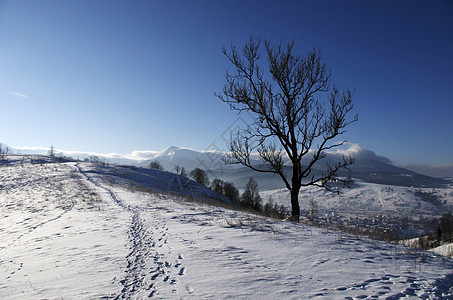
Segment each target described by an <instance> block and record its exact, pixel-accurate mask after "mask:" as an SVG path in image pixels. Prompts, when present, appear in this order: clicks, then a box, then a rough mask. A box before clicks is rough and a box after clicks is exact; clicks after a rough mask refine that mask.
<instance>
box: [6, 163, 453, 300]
mask: <svg viewBox="0 0 453 300" xmlns="http://www.w3.org/2000/svg"><path fill="white" fill-rule="evenodd" d="M37 158H38V157H34V158H33V159H29V158H28V159H23V157H22V158H19V156H11V157H9V158H7V161H6V162H0V212H1V214H0V216H1V217H0V299H36V298H40V299H43V298H47V299H55V298H63V299H67V298H70V299H73V298H77V299H93V298H104V299H108V298H111V299H131V298H132V299H143V298H147V297H153V298H158V299H172V298H182V299H226V298H231V299H249V298H255V299H300V298H315V297H316V298H321V299H323V298H324V299H334V298H335V299H337V298H350V299H353V298H354V299H360V298H390V299H396V298H400V297H409V298H411V297H412V298H429V299H440V298H442V297H444V298H451V297H453V288H452V286H453V272H452V267H453V260H452V259H449V258H445V257H441V256H439V255H437V254H434V253H422V252H418V251H415V250H412V251H407V248H406V247H404V246H401V245H398V244H390V243H385V242H382V241H377V240H371V239H369V238H365V237H362V236H354V235H348V234H345V233H342V232H337V231H329V230H327V229H322V228H315V227H309V226H306V225H302V224H294V223H290V222H285V221H276V220H271V219H267V218H264V217H259V216H255V215H250V214H247V213H245V212H238V211H233V210H230V209H228V208H226V207H225V208H223V207H220V206H210V205H208V204H206V203H204V202H203V201H201V200H197V199H198V198H197V197H198V196H197V195H204V196H203V197H204V198H207V197H209V196H212V194H210V192H209V191H208V190H205V191H203V190H202V187H200V186H196V185H192V186H191V188H190V189H187V188H184V189H181V190H180V191H178V190H177V186H178V185H176V184H172V183H171V182H172V180H171V179H172V178H173V179H174V178H175V177H172V175H171V174H170V173H165V172H159V171H155V170H154V171H152V172H153V173H150V172H151V171H147V170H145V169H140V168H136V169H126V168H124V167H121V168H120V167H108V166H101V165H98V164H92V163H85V162H83V163H82V162H58V161H56V160H52V159H41V160H40V161H39V162H38V163H36V162H37V161H38V160H37ZM153 178H154V179H153ZM145 179H147V180H145ZM157 179H160V180H161V181H164V182H168V183H169V184H168V185H167V187H170V188H169V193H168V192H165V191H164V190H163V189H162V186H163V185H159V184H156V182H158V180H157ZM133 182H135V183H136V185H132V184H131V183H133ZM146 182H148V183H149V182H150V184H149V185H148V186H145V187H146V188H142V189H139V188H138V187H139V186H143V185H146V184H145V183H146ZM173 182H174V181H173ZM188 185H189V182H187V185H180V186H181V187H187V186H188ZM156 189H157V191H156ZM152 190H153V191H152ZM188 191H191V193H192V194H191V196H190V197H188V196H187V192H188ZM164 192H165V193H164ZM378 192H379V189H378V190H377V191H376V195H378ZM381 196H382V199H376V201H377V203H376V205H378V206H380V207H381V208H382V205H381V200H382V202H383V203H384V204H386V201H387V198H386V194H385V193H382V195H381ZM194 199H195V200H196V201H194ZM212 201H214V200H212ZM219 203H221V202H219ZM224 206H225V205H224Z"/></svg>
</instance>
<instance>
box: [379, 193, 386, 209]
mask: <svg viewBox="0 0 453 300" xmlns="http://www.w3.org/2000/svg"><path fill="white" fill-rule="evenodd" d="M378 197H379V201H381V204H382V209H385V205H384V201H383V200H382V195H381V191H380V190H379V191H378Z"/></svg>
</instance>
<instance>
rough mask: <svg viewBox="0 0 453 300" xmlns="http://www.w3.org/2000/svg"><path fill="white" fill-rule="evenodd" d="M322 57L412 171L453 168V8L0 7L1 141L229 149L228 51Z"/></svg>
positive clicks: (362, 124)
mask: <svg viewBox="0 0 453 300" xmlns="http://www.w3.org/2000/svg"><path fill="white" fill-rule="evenodd" d="M252 34H259V35H262V36H264V37H265V38H267V39H269V40H271V41H275V42H280V41H282V42H284V43H286V42H287V41H289V40H292V39H294V40H295V43H296V49H297V51H298V52H300V53H306V52H307V50H309V49H312V48H313V47H317V48H321V50H322V53H323V56H324V58H325V60H326V62H327V63H328V64H329V65H330V67H331V69H332V73H333V76H334V78H335V82H336V84H337V85H339V86H345V87H349V88H351V89H354V90H355V103H356V112H357V113H358V114H359V122H357V123H355V124H353V125H352V126H351V127H350V128H349V132H348V134H347V135H346V136H345V138H346V139H347V140H348V141H350V142H353V143H358V144H360V145H361V146H362V147H363V148H366V149H371V150H373V151H375V152H376V153H377V154H379V155H382V156H386V157H389V158H390V159H392V160H394V161H396V162H401V163H424V164H451V163H453V117H452V115H453V73H452V72H453V57H452V53H453V3H452V2H450V1H244V0H242V1H222V2H220V1H96V0H93V1H59V0H57V1H46V0H43V1H0V111H1V126H0V142H2V143H5V144H8V145H10V146H17V147H23V146H41V147H48V146H50V145H51V144H53V145H55V147H57V148H60V149H66V150H78V151H92V152H104V153H109V152H116V153H124V154H125V153H130V152H132V151H134V150H162V149H164V148H166V147H168V146H171V145H179V146H183V147H190V148H193V149H196V150H204V149H206V148H209V147H210V146H211V147H212V145H213V143H214V145H215V146H216V147H218V148H224V146H225V145H224V144H225V143H224V141H223V139H222V138H221V135H222V133H223V132H224V131H225V130H226V129H227V128H229V126H230V125H231V124H233V123H234V122H235V120H236V117H237V116H236V114H235V113H234V112H232V111H229V108H228V107H227V106H226V105H225V104H224V103H222V102H220V100H218V99H217V98H216V97H215V96H214V92H220V91H221V89H222V87H223V84H224V73H225V70H226V69H227V68H228V67H230V66H229V65H228V62H227V60H226V58H225V57H224V56H223V55H222V53H221V48H222V46H229V45H231V44H232V43H233V44H236V45H241V44H243V43H244V42H245V41H246V40H247V38H248V37H249V36H250V35H252Z"/></svg>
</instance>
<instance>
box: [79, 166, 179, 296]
mask: <svg viewBox="0 0 453 300" xmlns="http://www.w3.org/2000/svg"><path fill="white" fill-rule="evenodd" d="M75 166H76V167H77V169H78V171H79V172H80V173H81V174H82V175H83V176H84V177H85V178H86V179H87V180H88V181H89V182H91V183H92V184H94V185H95V186H97V187H98V188H100V189H102V190H104V191H105V192H106V193H107V194H108V195H109V197H110V198H111V199H112V200H113V201H114V202H115V203H116V204H117V205H118V206H120V207H121V208H123V209H124V210H126V211H128V212H130V213H131V214H132V218H131V223H130V225H129V232H128V240H129V253H128V255H127V256H126V260H127V267H126V270H124V273H125V277H124V279H122V280H120V281H119V282H120V284H121V285H122V289H121V292H120V293H119V294H118V295H111V296H109V297H108V298H114V299H131V298H145V297H148V298H150V297H159V296H160V293H159V288H161V287H162V285H166V286H167V287H166V288H165V289H166V290H168V288H170V290H171V293H173V294H177V293H178V290H177V287H176V285H177V283H178V280H177V279H176V277H177V276H182V275H184V273H185V267H183V266H182V259H183V256H182V255H181V254H178V255H177V257H176V258H175V259H174V260H173V261H172V260H170V259H169V256H170V255H171V253H170V252H171V251H169V250H164V246H165V245H166V244H167V243H168V229H169V228H168V227H167V225H166V224H165V223H164V224H156V225H155V226H154V228H152V229H149V226H147V224H145V221H144V219H143V218H142V217H141V211H144V212H146V210H147V208H142V207H139V206H133V205H126V204H124V202H123V201H122V200H121V198H120V197H118V195H117V194H115V192H113V190H111V189H110V188H108V187H106V186H104V185H102V184H100V183H99V182H98V181H97V180H95V179H93V178H92V177H90V176H89V175H88V174H87V173H86V172H85V171H83V170H82V169H81V168H80V166H79V164H76V165H75ZM152 219H153V218H152Z"/></svg>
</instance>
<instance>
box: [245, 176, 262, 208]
mask: <svg viewBox="0 0 453 300" xmlns="http://www.w3.org/2000/svg"><path fill="white" fill-rule="evenodd" d="M241 198H242V199H241V200H242V203H243V205H244V206H245V207H247V208H251V209H254V210H257V211H261V210H262V204H261V202H262V200H261V196H260V193H259V190H258V183H257V182H256V181H255V180H254V179H253V178H252V177H250V179H249V181H248V182H247V185H246V186H245V190H244V193H242V197H241Z"/></svg>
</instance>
